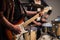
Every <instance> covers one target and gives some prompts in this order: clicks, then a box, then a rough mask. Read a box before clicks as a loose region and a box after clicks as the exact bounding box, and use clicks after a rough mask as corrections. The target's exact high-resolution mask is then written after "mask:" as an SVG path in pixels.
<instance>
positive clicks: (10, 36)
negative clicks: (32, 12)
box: [5, 18, 23, 40]
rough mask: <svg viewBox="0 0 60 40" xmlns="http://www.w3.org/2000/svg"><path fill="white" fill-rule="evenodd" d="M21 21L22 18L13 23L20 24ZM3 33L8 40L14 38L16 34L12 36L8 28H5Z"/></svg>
mask: <svg viewBox="0 0 60 40" xmlns="http://www.w3.org/2000/svg"><path fill="white" fill-rule="evenodd" d="M22 22H23V18H22V19H20V20H19V21H18V22H17V23H15V24H14V25H19V24H21V23H22ZM5 33H6V36H7V39H8V40H16V36H14V35H13V34H12V33H13V32H12V31H11V30H9V29H5Z"/></svg>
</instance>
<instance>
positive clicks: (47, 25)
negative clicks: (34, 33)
mask: <svg viewBox="0 0 60 40" xmlns="http://www.w3.org/2000/svg"><path fill="white" fill-rule="evenodd" d="M42 26H43V27H44V29H45V32H46V33H47V32H52V24H51V23H44V24H43V25H42Z"/></svg>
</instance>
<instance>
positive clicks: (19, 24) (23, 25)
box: [15, 7, 50, 40]
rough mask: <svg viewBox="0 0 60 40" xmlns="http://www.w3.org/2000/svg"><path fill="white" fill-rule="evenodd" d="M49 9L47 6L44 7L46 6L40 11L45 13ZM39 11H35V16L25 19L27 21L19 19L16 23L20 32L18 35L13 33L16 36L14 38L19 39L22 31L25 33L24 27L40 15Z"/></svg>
mask: <svg viewBox="0 0 60 40" xmlns="http://www.w3.org/2000/svg"><path fill="white" fill-rule="evenodd" d="M49 10H50V8H49V7H46V8H44V10H43V11H42V13H45V12H48V11H49ZM40 14H41V13H37V14H36V15H35V16H33V17H32V18H30V19H29V20H27V21H25V22H24V21H23V19H21V20H20V21H19V22H18V23H17V24H16V25H18V26H19V27H20V30H21V33H20V34H18V35H15V36H16V40H18V39H19V37H20V36H21V35H22V34H24V33H26V32H27V31H25V29H24V28H25V27H27V26H28V24H30V23H31V22H33V21H34V20H35V19H37V18H38V17H40V16H41V15H40Z"/></svg>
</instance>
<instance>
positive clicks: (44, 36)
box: [38, 35, 52, 40]
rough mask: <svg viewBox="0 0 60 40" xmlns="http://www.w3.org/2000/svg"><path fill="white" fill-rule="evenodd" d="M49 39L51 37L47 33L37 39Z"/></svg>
mask: <svg viewBox="0 0 60 40" xmlns="http://www.w3.org/2000/svg"><path fill="white" fill-rule="evenodd" d="M51 39H52V37H51V36H49V35H43V36H41V37H40V38H39V39H38V40H51Z"/></svg>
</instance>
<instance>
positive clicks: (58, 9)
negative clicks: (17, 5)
mask: <svg viewBox="0 0 60 40" xmlns="http://www.w3.org/2000/svg"><path fill="white" fill-rule="evenodd" d="M44 1H45V2H46V3H47V4H48V5H49V6H51V7H52V13H51V15H50V16H49V18H48V22H51V20H53V19H55V18H57V16H60V0H44ZM21 2H28V0H21Z"/></svg>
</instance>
